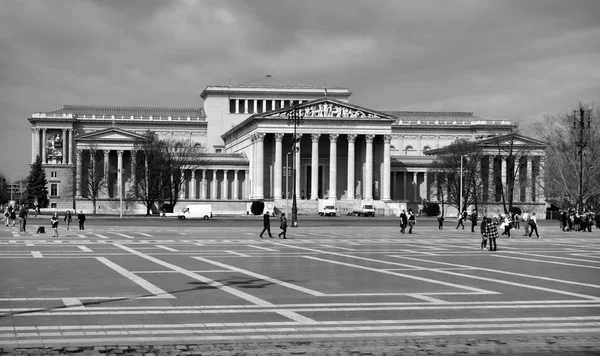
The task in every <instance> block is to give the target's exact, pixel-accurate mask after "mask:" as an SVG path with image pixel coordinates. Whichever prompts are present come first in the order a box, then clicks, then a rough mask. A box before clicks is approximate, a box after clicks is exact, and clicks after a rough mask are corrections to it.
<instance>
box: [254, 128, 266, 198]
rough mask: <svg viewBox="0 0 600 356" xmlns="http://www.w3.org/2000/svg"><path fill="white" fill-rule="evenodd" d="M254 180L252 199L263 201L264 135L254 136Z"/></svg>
mask: <svg viewBox="0 0 600 356" xmlns="http://www.w3.org/2000/svg"><path fill="white" fill-rule="evenodd" d="M255 136H256V165H255V167H256V180H255V181H254V188H255V190H254V192H255V193H254V198H255V199H264V197H265V196H264V184H265V183H264V174H265V172H264V164H265V163H264V162H265V146H264V144H265V133H262V132H260V133H257V134H256V135H255Z"/></svg>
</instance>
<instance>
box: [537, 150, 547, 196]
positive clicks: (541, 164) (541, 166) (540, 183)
mask: <svg viewBox="0 0 600 356" xmlns="http://www.w3.org/2000/svg"><path fill="white" fill-rule="evenodd" d="M538 158H539V160H538V176H537V177H536V181H537V186H536V187H535V196H536V200H535V201H536V202H543V201H545V200H546V194H544V193H545V191H544V188H545V185H544V182H545V181H546V180H545V173H544V172H545V169H546V157H545V156H538Z"/></svg>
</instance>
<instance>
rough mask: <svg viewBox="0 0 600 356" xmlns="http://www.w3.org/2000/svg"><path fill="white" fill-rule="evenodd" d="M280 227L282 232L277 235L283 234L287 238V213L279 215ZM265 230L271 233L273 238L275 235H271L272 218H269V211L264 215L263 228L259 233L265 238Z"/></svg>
mask: <svg viewBox="0 0 600 356" xmlns="http://www.w3.org/2000/svg"><path fill="white" fill-rule="evenodd" d="M279 228H280V229H281V232H280V233H279V234H278V235H277V236H279V238H281V236H283V238H284V239H287V237H285V234H286V232H287V218H286V217H285V213H281V217H279ZM265 231H266V232H268V233H269V237H270V238H273V235H271V219H270V218H269V213H265V214H264V215H263V230H262V231H261V232H260V235H259V236H260V238H261V239H262V238H263V234H264V233H265Z"/></svg>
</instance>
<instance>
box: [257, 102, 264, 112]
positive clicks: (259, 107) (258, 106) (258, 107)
mask: <svg viewBox="0 0 600 356" xmlns="http://www.w3.org/2000/svg"><path fill="white" fill-rule="evenodd" d="M256 112H259V113H263V112H264V111H263V101H262V100H257V101H256Z"/></svg>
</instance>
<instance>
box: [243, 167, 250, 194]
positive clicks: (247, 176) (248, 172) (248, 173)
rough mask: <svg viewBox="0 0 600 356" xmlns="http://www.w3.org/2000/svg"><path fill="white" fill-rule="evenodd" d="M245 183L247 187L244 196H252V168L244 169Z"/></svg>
mask: <svg viewBox="0 0 600 356" xmlns="http://www.w3.org/2000/svg"><path fill="white" fill-rule="evenodd" d="M244 185H245V187H246V192H245V193H244V196H245V197H246V198H250V170H248V169H247V170H244Z"/></svg>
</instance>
